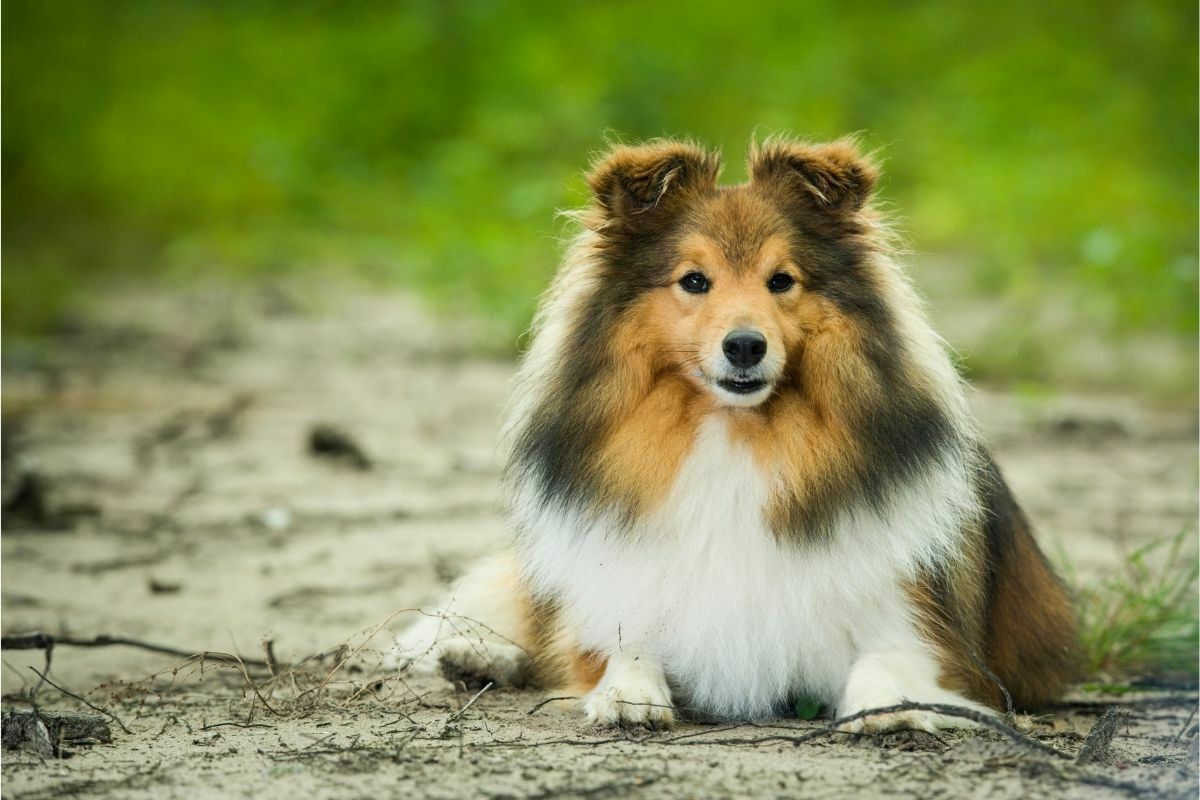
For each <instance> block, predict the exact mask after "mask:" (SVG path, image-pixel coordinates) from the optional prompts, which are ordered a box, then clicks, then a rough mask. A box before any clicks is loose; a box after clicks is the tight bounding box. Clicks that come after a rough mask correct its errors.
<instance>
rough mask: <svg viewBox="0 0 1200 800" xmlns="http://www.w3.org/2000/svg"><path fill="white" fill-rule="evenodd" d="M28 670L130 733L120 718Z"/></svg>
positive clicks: (44, 676)
mask: <svg viewBox="0 0 1200 800" xmlns="http://www.w3.org/2000/svg"><path fill="white" fill-rule="evenodd" d="M29 669H30V670H32V671H33V672H34V673H35V674H37V676H38V677H39V678H41V679H42V681H44V682H45V683H48V684H50V685H51V686H53V687H54V688H55V689H58V690H59V691H60V692H62V693H63V694H65V695H66V696H67V697H73V698H75V699H76V700H78V701H79V702H81V703H83V704H84V705H85V706H87V707H88V708H90V709H92V710H93V711H99V712H100V713H101V714H103V715H104V716H106V717H109V718H110V719H111V720H112V721H113V722H115V723H117V725H119V726H120V727H121V730H123V731H124V732H125V733H129V732H130V731H129V728H126V727H125V723H124V722H122V721H121V718H120V717H118V716H117V715H116V714H114V713H112V712H111V711H105V710H104V709H103V708H100V706H97V705H93V704H91V703H89V702H88V701H87V700H84V699H83V698H82V697H80V696H79V695H77V694H75V693H74V692H72V691H70V690H69V689H64V688H63V687H61V686H59V685H58V684H57V683H55V682H54V681H52V680H50V679H49V678H47V677H46V675H45V673H42V672H38V670H37V668H36V667H30V668H29Z"/></svg>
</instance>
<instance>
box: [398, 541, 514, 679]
mask: <svg viewBox="0 0 1200 800" xmlns="http://www.w3.org/2000/svg"><path fill="white" fill-rule="evenodd" d="M530 609H531V604H530V601H529V597H528V594H527V593H526V591H525V589H524V587H523V585H522V582H521V579H520V575H519V572H518V570H517V566H516V563H515V561H514V560H513V558H512V556H511V555H504V556H494V557H491V558H486V559H484V560H482V561H480V562H479V563H477V564H476V565H475V566H474V567H472V568H471V569H470V570H469V571H468V572H467V573H466V574H465V575H463V576H462V577H461V578H460V579H459V580H458V581H456V582H455V584H454V586H453V587H452V589H451V590H450V594H449V595H448V596H447V597H446V598H445V599H444V600H443V601H442V602H441V603H439V604H438V605H437V606H434V607H432V608H423V609H421V611H420V613H421V617H420V618H419V619H418V620H417V621H416V622H415V623H413V625H412V626H411V627H409V628H408V629H407V630H406V631H404V632H403V633H401V634H400V635H399V636H397V637H396V642H395V644H394V645H393V647H392V650H391V652H390V653H389V654H388V657H387V659H386V660H385V661H384V667H385V668H388V669H395V670H401V671H404V672H410V673H415V674H435V673H437V672H439V671H440V672H441V674H442V675H443V676H445V677H446V679H447V680H450V681H453V682H462V683H463V684H465V685H466V686H468V687H475V688H480V687H482V686H485V685H487V684H488V683H493V684H495V685H497V686H523V685H525V684H526V683H528V682H529V680H530V656H529V653H530V647H531V636H532V631H531V627H532V625H531V611H530Z"/></svg>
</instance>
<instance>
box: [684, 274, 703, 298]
mask: <svg viewBox="0 0 1200 800" xmlns="http://www.w3.org/2000/svg"><path fill="white" fill-rule="evenodd" d="M679 285H680V286H682V287H683V290H684V291H685V292H687V293H688V294H704V293H705V292H707V291H708V290H709V287H710V284H709V282H708V278H706V277H704V276H703V275H702V274H700V273H699V272H689V273H688V274H687V275H684V276H683V277H682V278H680V279H679Z"/></svg>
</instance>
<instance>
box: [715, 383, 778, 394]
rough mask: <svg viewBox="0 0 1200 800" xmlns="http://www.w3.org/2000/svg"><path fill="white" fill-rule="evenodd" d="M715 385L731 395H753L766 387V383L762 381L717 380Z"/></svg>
mask: <svg viewBox="0 0 1200 800" xmlns="http://www.w3.org/2000/svg"><path fill="white" fill-rule="evenodd" d="M717 385H718V386H720V387H721V388H722V389H724V390H725V391H727V392H730V393H732V394H754V393H755V392H757V391H761V390H762V389H763V388H764V387H765V386H766V385H767V382H766V381H762V380H754V379H749V380H729V379H725V380H719V381H717Z"/></svg>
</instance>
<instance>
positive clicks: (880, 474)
mask: <svg viewBox="0 0 1200 800" xmlns="http://www.w3.org/2000/svg"><path fill="white" fill-rule="evenodd" d="M647 151H649V155H648V156H647ZM643 165H646V166H644V167H643ZM718 171H719V162H718V160H717V157H716V156H715V155H713V154H711V153H708V152H706V151H704V150H702V149H701V148H699V147H697V146H696V145H694V144H690V143H675V142H659V143H655V144H653V145H651V146H650V147H649V148H647V147H642V148H637V149H634V148H617V149H616V150H614V151H612V152H611V153H610V154H609V155H608V156H607V158H606V159H605V160H604V161H603V162H601V163H599V164H597V165H596V166H595V167H594V168H593V171H592V173H591V175H590V176H589V181H590V183H591V186H592V189H593V193H594V195H595V199H594V200H593V202H592V203H591V205H589V206H588V207H587V208H586V209H584V210H582V211H581V212H577V213H575V214H573V215H572V216H573V218H574V219H575V220H576V221H577V223H578V224H579V225H580V227H581V230H580V231H579V233H578V234H577V235H576V236H575V238H574V239H573V241H572V242H571V244H570V245H569V247H568V250H567V254H566V257H565V259H564V263H563V266H562V267H561V269H560V270H559V272H558V274H557V276H556V277H555V279H554V281H553V283H552V284H551V287H550V289H549V290H548V292H547V293H546V295H545V296H544V297H543V299H542V302H541V304H540V307H539V310H538V313H537V315H536V317H535V320H534V323H533V327H532V344H531V346H530V348H529V350H528V352H527V354H526V355H525V358H524V362H523V365H522V367H521V370H520V373H519V375H518V378H517V385H516V391H515V393H514V398H515V399H514V405H513V407H512V409H511V414H510V418H509V424H508V426H507V429H506V440H507V442H508V446H509V461H508V469H507V479H508V482H509V486H510V492H511V495H512V498H513V503H514V516H515V517H516V521H517V524H518V527H519V526H520V524H521V520H522V518H528V517H529V516H530V515H535V514H536V513H537V512H538V511H539V510H546V509H548V508H558V509H568V508H569V509H572V510H575V511H580V510H584V511H592V512H595V511H602V512H614V511H615V512H618V513H620V514H621V515H623V517H624V518H625V519H626V520H627V522H633V521H634V520H635V519H636V517H637V515H638V514H639V513H645V512H646V511H649V510H650V509H649V508H647V507H646V504H644V503H640V502H639V500H638V498H637V497H636V496H635V497H630V496H629V491H628V490H627V489H624V488H622V481H621V480H620V476H618V475H614V474H613V467H612V465H610V464H608V463H606V461H605V459H604V457H603V455H602V451H603V444H604V442H605V440H606V438H607V437H609V436H611V435H613V432H614V430H615V429H616V427H617V425H618V424H619V422H620V421H621V420H622V418H623V417H625V416H626V415H629V414H630V413H632V412H633V411H634V410H635V409H637V408H638V407H639V405H640V404H641V403H642V402H643V401H645V399H646V398H647V396H648V394H649V392H650V391H651V390H652V388H653V387H654V385H655V381H656V380H657V379H658V377H659V376H658V375H657V374H656V372H655V369H654V367H653V366H652V365H649V364H648V363H646V362H647V358H648V357H647V358H643V357H641V356H640V355H635V356H634V357H632V358H631V357H630V356H629V353H628V352H618V349H617V347H616V346H615V345H614V342H618V341H620V339H621V331H622V327H623V326H628V325H630V324H631V323H630V321H629V314H628V312H629V310H630V309H631V308H632V307H633V306H634V304H635V303H636V302H637V300H638V298H639V296H641V295H642V294H643V293H645V292H647V291H650V290H651V289H652V288H654V287H655V286H657V285H659V284H658V275H657V272H656V270H658V269H661V267H660V266H657V265H654V264H652V263H641V262H645V261H646V260H647V259H649V258H653V257H654V255H655V253H654V252H653V251H651V252H649V253H641V252H639V242H638V241H637V237H639V236H640V237H642V238H645V233H644V232H641V231H632V232H626V231H624V230H622V227H623V226H622V225H621V224H620V214H621V211H622V210H626V211H628V209H621V208H620V207H619V202H617V201H616V200H613V199H610V198H613V197H614V194H617V195H618V196H619V198H620V199H623V200H624V201H625V202H626V204H628V203H630V202H638V201H640V202H641V203H643V204H644V205H643V206H641V207H638V208H635V209H633V210H632V212H631V213H635V214H637V213H643V212H644V209H645V208H649V207H652V206H657V205H658V204H661V203H662V202H663V201H664V198H665V197H666V195H668V194H669V193H672V192H676V193H680V194H682V195H683V196H684V199H682V200H681V201H680V202H687V198H686V192H688V191H692V192H704V191H707V192H720V191H725V190H724V189H722V188H719V187H717V186H716V184H715V181H716V176H717V173H718ZM748 171H749V173H750V174H751V176H752V178H751V182H750V184H749V185H748V186H746V187H740V188H743V190H751V191H754V190H760V191H761V193H762V194H763V196H764V197H765V198H767V200H766V202H773V203H776V204H778V205H782V206H785V207H788V208H790V209H796V211H795V212H794V214H795V215H796V216H797V217H798V219H797V221H796V224H797V225H798V226H803V227H804V228H805V231H806V233H807V234H808V236H809V240H811V241H819V242H820V249H821V258H820V259H819V260H818V261H815V262H813V263H811V264H810V267H811V268H810V269H809V270H807V271H805V272H804V274H803V275H802V279H801V283H802V287H803V290H804V291H808V292H812V293H814V294H816V295H819V296H820V297H821V298H822V299H823V300H825V301H827V304H826V305H827V307H828V308H829V309H831V310H832V313H831V315H830V317H829V319H828V320H827V321H825V322H823V323H822V327H823V329H821V330H814V331H810V332H809V334H808V338H807V344H806V346H805V347H804V350H803V353H802V354H800V355H799V357H798V358H797V359H796V360H795V363H794V364H790V365H789V370H790V371H791V378H792V379H791V380H789V381H787V382H785V383H783V384H782V385H781V386H779V387H778V388H777V393H776V396H775V397H773V398H771V399H770V400H769V401H768V406H769V407H770V410H769V411H768V413H766V414H765V415H761V416H762V417H763V419H760V420H759V422H758V423H757V424H753V423H748V424H746V425H745V426H744V428H743V430H744V432H745V435H747V436H759V437H762V438H769V439H770V440H771V443H770V446H769V451H770V453H771V455H770V459H771V460H772V461H774V463H773V464H770V465H769V471H771V472H773V473H774V474H776V475H777V476H778V478H779V482H778V485H777V486H776V487H775V491H774V501H773V504H772V510H771V512H772V513H771V519H772V524H773V527H774V529H775V530H776V533H777V535H779V536H781V537H787V538H796V539H800V540H812V539H814V538H820V537H823V536H827V535H828V534H829V533H830V532H831V531H832V530H834V528H835V527H836V522H837V520H838V519H839V517H840V516H841V515H844V514H847V513H861V512H862V511H863V509H869V510H871V511H874V512H875V513H878V514H883V513H886V510H887V508H888V505H889V501H890V499H891V498H892V497H893V496H894V494H895V493H896V492H897V491H899V490H900V489H902V488H905V487H913V486H919V485H924V487H925V489H926V491H925V492H924V493H925V494H927V496H928V497H929V500H930V502H931V504H933V505H934V506H940V508H937V507H933V508H931V509H930V510H931V511H936V512H943V513H949V514H951V515H953V516H955V517H960V518H959V519H955V520H951V519H947V520H946V522H947V523H948V524H949V525H950V526H954V525H957V524H960V523H962V522H964V521H966V520H965V519H963V518H965V517H969V516H970V515H972V514H975V513H976V509H975V500H974V492H973V490H972V487H971V486H970V485H969V484H970V481H969V480H967V481H966V482H965V483H960V482H958V481H955V484H956V485H954V486H946V485H942V484H944V481H942V479H941V476H944V475H947V474H950V475H957V476H969V475H971V474H973V473H975V472H976V471H977V467H978V465H979V452H978V446H977V444H976V441H977V437H976V434H975V431H974V428H973V425H972V422H971V417H970V415H969V413H968V411H967V407H966V403H965V400H964V392H963V385H962V382H961V380H960V378H959V376H958V375H957V374H956V372H955V370H954V367H953V365H952V362H951V360H950V358H949V355H948V353H947V348H946V346H945V344H944V343H943V341H942V340H941V338H940V337H939V336H938V335H937V334H936V333H935V332H934V331H933V329H932V328H931V327H930V325H929V323H928V322H927V320H926V317H925V314H924V311H923V308H922V304H921V302H920V300H919V298H918V297H917V295H916V293H915V291H914V290H913V288H912V287H911V285H910V284H909V282H908V280H907V279H906V277H905V275H904V274H903V271H902V269H901V267H900V266H899V263H898V259H897V256H896V249H895V247H894V242H895V241H896V237H895V236H894V235H893V233H892V230H891V227H890V226H889V224H888V222H887V220H886V219H885V218H884V216H883V215H882V214H881V213H880V211H879V210H878V209H877V208H876V206H875V204H874V203H873V202H872V201H871V200H870V198H869V194H870V191H871V188H872V186H873V184H874V181H875V175H876V171H875V167H874V164H873V163H872V161H871V160H870V159H869V158H867V157H865V156H862V155H860V154H859V152H858V150H857V148H856V147H855V145H854V144H853V143H852V142H850V141H846V140H843V141H840V142H837V143H834V144H831V145H823V146H813V145H808V144H804V143H800V142H796V141H792V140H789V139H780V138H777V139H771V140H768V141H767V142H766V143H765V144H763V145H762V146H761V147H755V148H753V149H752V152H751V156H750V159H749V170H748ZM631 172H632V173H633V175H634V177H633V178H632V179H631V178H630V177H629V175H630V173H631ZM618 176H620V177H618ZM622 180H623V181H624V185H623V186H618V187H614V186H613V185H612V184H613V183H615V182H619V181H622ZM780 186H782V191H780ZM622 189H623V190H624V191H621V190H622ZM796 195H801V197H800V199H799V200H797V199H796V197H795V196H796ZM764 420H765V425H766V430H762V428H763V423H764ZM630 446H632V447H635V448H636V447H641V448H645V449H646V450H647V453H646V459H647V460H653V459H654V458H655V457H656V453H657V452H658V448H659V446H660V443H659V442H656V441H654V440H643V441H641V442H632V443H630ZM659 460H660V462H661V461H663V460H664V459H662V458H660V459H659ZM665 460H666V462H667V463H665V464H663V468H664V469H666V470H667V471H669V469H670V466H671V464H670V462H669V459H665ZM676 466H677V465H676Z"/></svg>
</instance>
